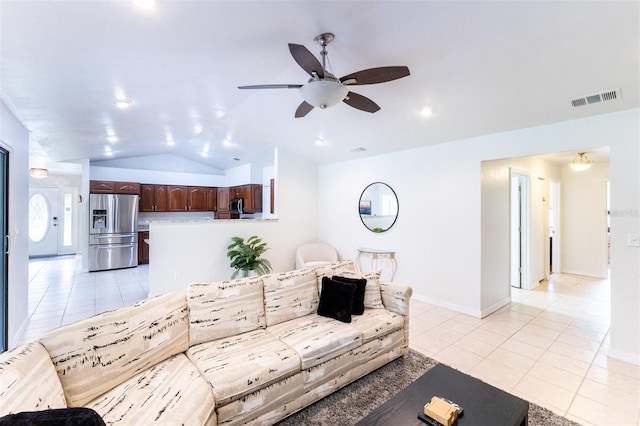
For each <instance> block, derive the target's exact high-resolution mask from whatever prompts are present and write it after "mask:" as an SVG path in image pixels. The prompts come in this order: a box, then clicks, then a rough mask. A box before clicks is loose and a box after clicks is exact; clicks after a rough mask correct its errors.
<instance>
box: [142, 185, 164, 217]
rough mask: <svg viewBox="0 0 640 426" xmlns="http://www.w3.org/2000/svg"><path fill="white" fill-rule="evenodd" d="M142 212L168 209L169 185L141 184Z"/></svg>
mask: <svg viewBox="0 0 640 426" xmlns="http://www.w3.org/2000/svg"><path fill="white" fill-rule="evenodd" d="M139 210H140V211H141V212H166V211H167V185H153V184H142V185H140V208H139Z"/></svg>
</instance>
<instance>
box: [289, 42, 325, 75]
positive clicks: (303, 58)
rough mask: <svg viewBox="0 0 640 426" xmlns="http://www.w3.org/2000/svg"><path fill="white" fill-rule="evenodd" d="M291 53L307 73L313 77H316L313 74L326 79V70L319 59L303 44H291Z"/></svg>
mask: <svg viewBox="0 0 640 426" xmlns="http://www.w3.org/2000/svg"><path fill="white" fill-rule="evenodd" d="M289 51H290V52H291V56H293V59H294V60H295V61H296V62H297V63H298V65H300V66H301V67H302V69H303V70H305V71H306V72H307V74H309V75H310V76H311V77H314V75H313V73H314V72H315V74H316V75H317V76H318V77H320V78H324V69H323V68H322V64H321V63H320V61H318V59H317V58H316V57H315V56H313V53H311V52H309V49H307V48H306V47H304V46H303V45H301V44H293V43H289Z"/></svg>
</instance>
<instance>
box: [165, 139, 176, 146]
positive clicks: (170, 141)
mask: <svg viewBox="0 0 640 426" xmlns="http://www.w3.org/2000/svg"><path fill="white" fill-rule="evenodd" d="M175 144H176V141H174V140H173V139H172V138H167V145H169V146H174V145H175Z"/></svg>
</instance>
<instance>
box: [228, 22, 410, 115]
mask: <svg viewBox="0 0 640 426" xmlns="http://www.w3.org/2000/svg"><path fill="white" fill-rule="evenodd" d="M333 39H334V35H333V34H331V33H324V34H320V35H319V36H317V37H315V38H314V39H313V41H315V42H316V43H318V44H319V45H320V46H322V50H321V51H320V55H321V57H322V63H320V61H318V59H316V57H315V56H313V53H311V52H310V51H309V50H308V49H307V48H306V47H304V46H303V45H301V44H293V43H289V51H290V52H291V56H293V59H294V60H295V61H296V62H297V63H298V65H300V67H302V69H303V70H305V71H306V72H307V73H308V74H309V75H310V76H311V78H310V79H309V81H308V82H307V83H306V84H258V85H253V86H238V89H300V95H301V96H302V98H303V99H304V100H303V101H302V103H301V104H300V106H299V107H298V109H297V110H296V118H300V117H304V116H305V115H307V114H308V113H309V112H310V111H311V110H312V109H313V108H315V107H318V108H321V109H324V108H328V107H330V106H333V105H336V104H338V103H340V101H342V102H344V103H346V104H347V105H350V106H352V107H353V108H356V109H359V110H362V111H366V112H371V113H373V112H376V111H378V110H379V109H380V107H379V106H378V105H377V104H376V103H375V102H373V101H372V100H371V99H369V98H367V97H365V96H362V95H359V94H357V93H354V92H351V91H350V90H349V87H348V86H359V85H364V84H376V83H384V82H387V81H392V80H397V79H399V78H402V77H406V76H408V75H409V68H408V67H406V66H393V67H377V68H369V69H366V70H362V71H358V72H354V73H353V74H349V75H346V76H344V77H342V78H337V77H336V76H334V75H333V74H331V73H330V72H329V71H327V69H326V58H327V49H326V47H327V44H329V43H330V42H331V41H332V40H333Z"/></svg>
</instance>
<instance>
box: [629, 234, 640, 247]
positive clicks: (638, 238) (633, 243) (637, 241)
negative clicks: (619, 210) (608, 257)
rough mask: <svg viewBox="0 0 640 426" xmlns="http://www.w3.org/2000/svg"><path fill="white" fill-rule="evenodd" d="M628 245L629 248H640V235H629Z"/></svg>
mask: <svg viewBox="0 0 640 426" xmlns="http://www.w3.org/2000/svg"><path fill="white" fill-rule="evenodd" d="M627 245H628V246H629V247H640V234H628V235H627Z"/></svg>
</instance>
